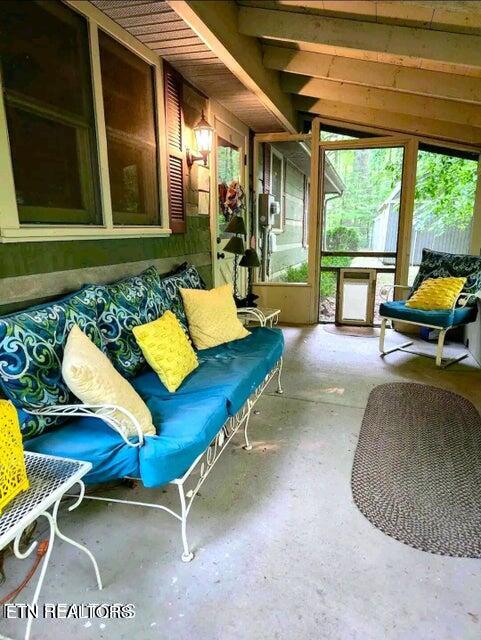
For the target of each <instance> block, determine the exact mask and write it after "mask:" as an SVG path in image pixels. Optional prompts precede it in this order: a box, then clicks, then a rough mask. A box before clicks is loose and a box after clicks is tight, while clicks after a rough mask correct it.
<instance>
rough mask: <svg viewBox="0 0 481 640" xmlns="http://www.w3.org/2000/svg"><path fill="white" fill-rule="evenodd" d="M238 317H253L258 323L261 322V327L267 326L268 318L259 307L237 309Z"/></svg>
mask: <svg viewBox="0 0 481 640" xmlns="http://www.w3.org/2000/svg"><path fill="white" fill-rule="evenodd" d="M237 315H238V316H239V317H242V316H243V315H244V316H253V317H254V318H255V319H256V320H257V321H258V322H260V324H261V327H265V326H266V318H265V316H264V314H263V313H262V311H261V310H260V309H257V307H241V308H240V309H237Z"/></svg>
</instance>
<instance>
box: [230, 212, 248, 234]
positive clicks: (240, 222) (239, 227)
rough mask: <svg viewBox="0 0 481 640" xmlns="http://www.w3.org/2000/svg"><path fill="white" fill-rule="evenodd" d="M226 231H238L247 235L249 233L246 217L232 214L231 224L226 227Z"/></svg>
mask: <svg viewBox="0 0 481 640" xmlns="http://www.w3.org/2000/svg"><path fill="white" fill-rule="evenodd" d="M225 231H226V233H237V234H239V235H241V236H245V235H246V233H247V230H246V225H245V222H244V218H241V217H240V216H232V218H231V219H230V222H229V224H228V225H227V227H226V228H225Z"/></svg>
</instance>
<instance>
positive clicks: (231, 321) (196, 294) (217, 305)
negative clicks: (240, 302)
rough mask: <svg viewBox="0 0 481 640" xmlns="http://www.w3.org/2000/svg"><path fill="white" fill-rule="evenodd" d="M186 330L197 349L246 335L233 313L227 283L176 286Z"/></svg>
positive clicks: (247, 333)
mask: <svg viewBox="0 0 481 640" xmlns="http://www.w3.org/2000/svg"><path fill="white" fill-rule="evenodd" d="M180 293H181V294H182V300H183V301H184V309H185V315H186V316H187V322H188V323H189V333H190V336H191V338H192V341H193V343H194V345H195V346H196V347H197V349H209V348H210V347H216V346H217V345H218V344H223V343H224V342H230V341H231V340H239V339H240V338H245V337H246V336H248V335H249V333H250V332H249V331H247V329H246V328H245V327H244V326H243V324H242V323H241V321H240V320H239V318H238V317H237V308H236V306H235V302H234V295H233V291H232V285H231V284H225V285H222V286H221V287H216V288H215V289H211V290H210V291H206V290H204V289H180Z"/></svg>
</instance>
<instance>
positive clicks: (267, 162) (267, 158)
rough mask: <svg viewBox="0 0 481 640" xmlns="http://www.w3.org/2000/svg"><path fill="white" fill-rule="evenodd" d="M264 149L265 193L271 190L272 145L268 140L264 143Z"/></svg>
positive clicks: (263, 179)
mask: <svg viewBox="0 0 481 640" xmlns="http://www.w3.org/2000/svg"><path fill="white" fill-rule="evenodd" d="M262 151H263V163H262V164H263V167H264V171H263V176H262V185H263V191H264V193H269V192H270V190H271V145H270V144H267V142H263V143H262Z"/></svg>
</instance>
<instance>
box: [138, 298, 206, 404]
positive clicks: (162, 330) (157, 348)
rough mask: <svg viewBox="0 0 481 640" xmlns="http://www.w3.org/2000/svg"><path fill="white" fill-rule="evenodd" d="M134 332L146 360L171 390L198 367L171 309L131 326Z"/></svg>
mask: <svg viewBox="0 0 481 640" xmlns="http://www.w3.org/2000/svg"><path fill="white" fill-rule="evenodd" d="M133 332H134V336H135V339H136V340H137V344H138V345H139V347H140V348H141V349H142V353H143V354H144V357H145V359H146V360H147V362H148V363H149V364H150V366H151V367H152V369H153V370H154V371H155V373H156V374H157V375H158V376H159V378H160V380H161V381H162V382H163V384H164V385H165V386H166V388H167V389H168V390H169V391H170V392H171V393H173V392H174V391H176V390H177V389H178V388H179V387H180V385H181V384H182V382H183V380H184V379H185V378H186V377H187V376H188V375H189V373H192V371H194V369H197V367H198V366H199V362H198V360H197V356H196V355H195V351H194V350H193V349H192V345H191V344H190V342H189V338H188V337H187V336H186V335H185V332H184V330H183V329H182V326H181V324H180V322H179V321H178V320H177V318H176V317H175V315H174V314H173V313H172V311H166V312H165V313H164V315H163V316H162V317H161V318H159V319H158V320H154V321H153V322H148V323H147V324H142V325H140V326H138V327H134V328H133Z"/></svg>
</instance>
